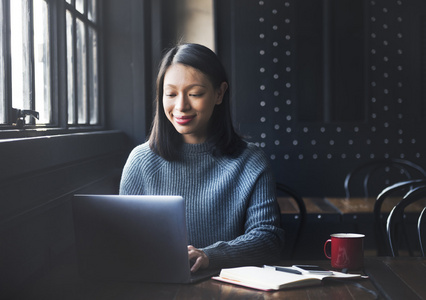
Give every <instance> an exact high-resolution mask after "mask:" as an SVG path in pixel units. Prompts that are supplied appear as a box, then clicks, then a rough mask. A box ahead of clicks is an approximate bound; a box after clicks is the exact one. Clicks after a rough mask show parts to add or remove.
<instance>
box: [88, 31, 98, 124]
mask: <svg viewBox="0 0 426 300" xmlns="http://www.w3.org/2000/svg"><path fill="white" fill-rule="evenodd" d="M88 50H89V58H88V59H89V60H88V62H89V84H90V86H89V101H90V124H97V123H98V121H99V118H98V110H99V100H98V98H99V97H98V94H99V91H98V55H97V53H98V42H97V35H96V31H95V30H94V29H93V28H89V45H88Z"/></svg>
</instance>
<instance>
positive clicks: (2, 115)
mask: <svg viewBox="0 0 426 300" xmlns="http://www.w3.org/2000/svg"><path fill="white" fill-rule="evenodd" d="M3 16H4V14H3V1H0V124H4V123H6V90H5V64H4V59H5V56H4V51H3V48H4V47H5V41H4V35H3V28H4V26H5V24H4V18H3Z"/></svg>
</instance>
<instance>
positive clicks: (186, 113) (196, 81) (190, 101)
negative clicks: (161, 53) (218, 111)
mask: <svg viewBox="0 0 426 300" xmlns="http://www.w3.org/2000/svg"><path fill="white" fill-rule="evenodd" d="M227 88H228V85H227V83H226V82H223V83H222V84H221V86H220V87H219V88H218V89H215V88H214V87H213V85H212V83H211V82H210V80H209V78H208V77H207V76H206V75H204V74H203V73H202V72H200V71H199V70H197V69H194V68H192V67H189V66H186V65H183V64H179V63H178V64H173V65H171V66H170V67H169V68H168V69H167V71H166V73H165V75H164V86H163V90H164V92H163V108H164V112H165V114H166V116H167V118H168V119H169V121H170V122H171V123H172V124H173V126H174V127H175V129H176V130H177V131H178V132H179V133H180V134H182V136H183V140H184V142H185V143H188V144H199V143H203V142H204V141H205V140H206V139H207V129H208V124H209V121H210V118H211V116H212V113H213V109H214V107H215V106H216V105H219V104H221V103H222V99H223V94H224V93H225V91H226V89H227Z"/></svg>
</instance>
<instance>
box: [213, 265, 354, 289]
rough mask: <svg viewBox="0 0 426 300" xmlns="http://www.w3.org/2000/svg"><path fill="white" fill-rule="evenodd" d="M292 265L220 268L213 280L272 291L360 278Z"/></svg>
mask: <svg viewBox="0 0 426 300" xmlns="http://www.w3.org/2000/svg"><path fill="white" fill-rule="evenodd" d="M275 268H277V269H279V268H281V269H290V270H294V271H296V272H288V271H287V272H283V271H278V270H276V269H275ZM296 273H299V272H297V269H295V268H294V267H279V266H278V267H272V268H271V267H263V268H262V267H254V266H247V267H238V268H227V269H222V270H221V272H220V275H219V276H217V277H213V279H215V280H219V281H224V282H227V283H232V284H236V285H241V286H245V287H249V288H253V289H258V290H264V291H273V290H281V289H286V288H296V287H302V286H310V285H318V284H321V281H322V280H323V279H324V278H340V279H341V278H361V277H362V276H361V275H360V274H346V273H341V272H334V271H332V272H330V274H325V275H324V274H307V273H299V274H296Z"/></svg>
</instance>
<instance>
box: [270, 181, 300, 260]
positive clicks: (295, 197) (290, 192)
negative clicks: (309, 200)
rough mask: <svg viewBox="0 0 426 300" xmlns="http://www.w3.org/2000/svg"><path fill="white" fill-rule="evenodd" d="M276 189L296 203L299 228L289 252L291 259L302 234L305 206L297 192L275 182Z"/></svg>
mask: <svg viewBox="0 0 426 300" xmlns="http://www.w3.org/2000/svg"><path fill="white" fill-rule="evenodd" d="M276 187H277V190H278V191H280V192H283V193H285V194H287V195H289V196H290V197H291V198H292V199H293V200H294V201H295V202H296V204H297V207H298V208H299V226H298V228H297V233H296V237H295V240H294V243H293V247H292V249H291V252H290V257H291V258H292V257H293V255H294V250H295V248H296V246H297V244H298V243H299V241H300V238H301V235H302V232H303V230H304V227H305V224H306V206H305V202H303V198H302V197H301V196H300V195H299V194H298V193H297V192H295V191H294V190H292V189H291V188H289V187H288V186H286V185H284V184H282V183H278V182H277V184H276Z"/></svg>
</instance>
